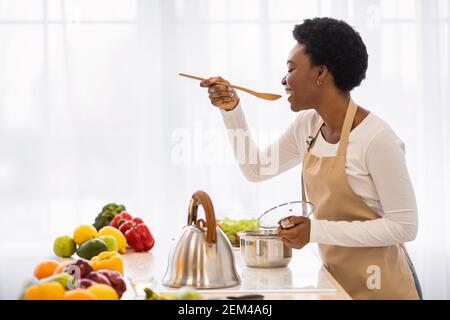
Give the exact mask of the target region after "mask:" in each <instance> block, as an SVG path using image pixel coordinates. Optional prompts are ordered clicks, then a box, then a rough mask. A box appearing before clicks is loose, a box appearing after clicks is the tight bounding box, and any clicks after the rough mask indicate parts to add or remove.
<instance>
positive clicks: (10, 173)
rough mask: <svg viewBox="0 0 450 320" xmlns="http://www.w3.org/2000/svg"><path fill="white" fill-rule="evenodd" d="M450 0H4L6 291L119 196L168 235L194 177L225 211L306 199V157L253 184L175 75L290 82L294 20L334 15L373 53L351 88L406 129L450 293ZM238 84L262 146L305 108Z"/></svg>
mask: <svg viewBox="0 0 450 320" xmlns="http://www.w3.org/2000/svg"><path fill="white" fill-rule="evenodd" d="M449 2H450V1H449V0H426V1H425V0H358V1H356V0H353V1H352V0H315V1H311V0H246V1H240V0H222V1H213V0H210V1H208V0H0V203H1V209H2V214H1V217H2V220H3V223H2V236H1V239H0V249H1V250H0V252H2V255H1V258H0V259H1V264H0V271H1V273H0V298H14V297H15V296H14V295H15V292H14V290H12V289H11V288H16V287H17V282H18V281H20V280H21V279H19V276H17V274H19V275H21V274H23V273H25V272H28V273H29V272H30V270H31V267H30V266H29V265H27V263H28V262H29V260H30V261H31V258H29V257H30V256H32V254H33V252H38V251H37V250H38V249H39V248H42V247H44V248H45V247H48V251H49V254H50V253H51V243H52V240H53V238H54V237H56V236H58V235H61V234H71V233H72V231H73V229H74V228H75V226H76V225H78V224H81V223H92V222H93V219H94V217H95V215H96V214H97V213H98V212H99V211H100V210H101V207H102V206H103V205H104V204H106V203H109V202H119V203H123V204H125V205H126V206H127V208H128V209H129V211H130V212H131V213H132V214H135V215H137V216H141V217H142V218H144V220H146V221H147V223H148V225H149V226H150V228H151V230H152V232H153V233H154V234H155V236H156V241H157V243H158V242H159V243H163V242H164V241H167V240H170V239H171V238H173V237H174V236H175V235H176V234H177V232H178V231H179V229H180V228H181V227H182V226H183V225H184V223H185V221H186V213H187V205H188V202H189V199H190V196H191V195H192V193H193V192H194V191H196V190H198V189H202V190H205V191H206V192H208V193H209V194H210V196H211V198H212V200H213V203H214V206H215V209H216V213H217V215H218V216H219V217H223V216H229V217H238V218H239V217H256V216H258V215H259V214H260V213H262V212H263V211H264V210H265V209H267V208H270V207H272V206H273V205H275V204H278V203H281V202H283V201H290V200H297V199H298V198H299V197H300V194H299V192H300V179H299V178H300V168H295V169H293V170H291V171H289V172H287V173H285V174H284V175H282V176H279V177H277V178H274V179H272V180H269V181H267V182H264V183H261V184H252V183H250V182H247V181H246V180H245V179H244V177H243V176H242V175H241V173H240V171H239V169H238V166H237V165H236V164H235V163H234V160H233V158H232V152H231V148H230V147H229V145H228V142H227V140H226V136H225V132H224V126H223V124H222V119H221V116H220V114H219V112H218V111H217V110H216V109H215V108H214V107H212V106H211V105H210V104H209V100H208V98H207V93H206V91H205V90H204V89H202V88H200V87H199V84H198V82H197V81H193V80H189V79H184V78H180V77H179V76H177V74H178V73H179V72H184V73H191V74H194V75H200V76H213V75H221V76H222V77H224V78H226V79H229V80H231V81H233V82H234V83H236V84H242V85H244V86H245V85H247V86H249V87H251V88H255V89H256V90H260V91H266V92H275V93H276V92H281V93H282V92H283V88H282V86H281V85H280V81H281V78H282V77H283V75H284V74H285V72H286V58H287V55H288V52H289V50H290V48H291V47H292V46H293V45H294V44H295V41H294V39H293V38H292V34H291V31H292V29H293V26H294V25H295V24H297V23H300V22H301V21H302V20H303V19H305V18H310V17H316V16H331V17H334V18H341V19H344V20H346V21H347V22H349V23H350V24H351V25H353V26H354V27H355V28H356V29H357V30H358V31H359V32H360V33H361V36H362V37H363V39H364V41H365V43H366V45H367V48H368V51H369V56H370V57H369V69H368V73H367V79H366V80H365V81H364V82H363V84H362V86H361V87H360V88H358V89H356V90H355V91H354V93H353V94H354V98H355V100H356V101H357V102H358V103H359V104H361V105H362V106H364V107H365V108H367V109H369V110H371V111H372V112H374V113H376V114H378V115H380V116H382V117H383V118H384V119H385V120H387V121H388V122H389V123H390V124H391V125H392V127H393V128H394V130H395V131H396V132H397V134H398V135H399V136H400V137H401V138H402V139H403V140H404V141H405V143H406V152H407V160H408V165H409V170H410V174H411V176H412V179H413V182H414V186H415V190H416V196H417V200H418V204H419V215H420V221H419V235H418V237H417V239H416V240H415V241H414V242H413V243H410V244H408V247H409V249H410V252H411V255H412V257H413V260H414V262H415V264H416V268H417V271H418V274H419V278H420V280H421V282H422V286H423V290H424V295H425V298H428V299H450V239H449V236H448V234H450V218H449V215H448V212H449V210H450V200H449V197H448V195H449V194H450V192H449V191H450V187H449V181H450V179H449V177H450V170H449V165H448V163H449V161H450V153H449V146H450V143H449V142H450V128H449V125H448V124H449V123H450V113H449V111H448V106H449V102H450V101H449V92H450V79H449V74H450V66H449V61H450V53H449V38H450V35H449V15H450V5H449ZM240 96H241V100H242V104H243V108H244V110H245V113H246V116H247V120H248V122H249V124H250V126H251V127H252V130H253V134H254V135H255V138H256V140H257V141H258V142H259V143H260V145H261V146H263V145H264V144H267V143H269V142H270V141H271V140H273V139H275V138H276V136H277V135H278V134H280V133H281V132H282V131H283V130H284V128H285V127H287V126H288V124H289V123H290V122H291V121H292V120H293V118H294V117H295V114H293V113H292V112H290V110H289V106H288V104H287V102H286V101H285V99H281V100H279V101H275V102H267V101H258V100H257V99H255V98H254V97H252V96H248V95H246V94H243V93H242V94H240ZM180 150H181V151H180ZM446 195H447V196H446ZM33 261H35V260H33ZM14 263H15V265H14ZM11 270H15V272H16V276H15V277H11V274H10V272H11ZM21 272H22V273H21Z"/></svg>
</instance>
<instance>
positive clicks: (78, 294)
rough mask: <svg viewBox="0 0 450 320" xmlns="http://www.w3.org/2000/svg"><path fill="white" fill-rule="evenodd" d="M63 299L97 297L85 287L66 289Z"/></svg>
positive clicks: (92, 298) (90, 298) (93, 298)
mask: <svg viewBox="0 0 450 320" xmlns="http://www.w3.org/2000/svg"><path fill="white" fill-rule="evenodd" d="M64 300H97V297H96V296H95V295H94V294H93V293H92V292H89V291H88V290H86V289H74V290H70V291H66V293H65V294H64Z"/></svg>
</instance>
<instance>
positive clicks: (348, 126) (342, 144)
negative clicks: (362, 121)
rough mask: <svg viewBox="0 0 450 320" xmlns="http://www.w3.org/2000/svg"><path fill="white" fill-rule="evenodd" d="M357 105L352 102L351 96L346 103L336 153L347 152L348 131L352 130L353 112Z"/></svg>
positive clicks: (343, 153)
mask: <svg viewBox="0 0 450 320" xmlns="http://www.w3.org/2000/svg"><path fill="white" fill-rule="evenodd" d="M357 109H358V106H357V105H356V104H355V102H353V100H352V98H350V102H349V104H348V108H347V113H346V114H345V120H344V125H343V126H342V130H341V137H340V139H339V148H338V152H337V155H338V156H345V154H346V152H347V145H348V137H349V136H350V131H351V130H352V125H353V121H354V120H355V114H356V110H357Z"/></svg>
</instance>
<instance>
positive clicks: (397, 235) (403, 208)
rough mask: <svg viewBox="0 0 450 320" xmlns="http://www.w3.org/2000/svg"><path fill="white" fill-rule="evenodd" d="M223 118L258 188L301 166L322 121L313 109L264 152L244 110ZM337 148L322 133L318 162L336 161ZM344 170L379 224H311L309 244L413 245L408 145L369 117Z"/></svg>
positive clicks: (353, 137)
mask: <svg viewBox="0 0 450 320" xmlns="http://www.w3.org/2000/svg"><path fill="white" fill-rule="evenodd" d="M221 113H222V116H223V120H224V123H225V126H226V128H227V129H228V133H229V136H230V141H231V144H232V147H233V150H234V154H235V156H236V158H237V159H238V162H239V166H240V169H241V171H242V172H243V174H244V176H245V177H246V178H247V179H248V180H250V181H254V182H259V181H263V180H266V179H269V178H271V177H274V176H276V175H279V174H281V173H283V172H285V171H287V170H289V169H291V168H293V167H295V166H298V165H299V164H301V163H302V161H303V155H304V150H305V147H306V140H307V137H308V136H310V135H311V134H312V133H313V132H312V131H313V130H314V129H315V128H314V126H315V125H316V124H317V123H318V122H317V117H320V116H319V114H318V113H317V112H316V111H315V110H313V109H312V110H306V111H302V112H300V113H299V115H298V116H297V118H296V119H295V120H294V121H293V123H292V124H291V125H290V126H289V127H288V128H287V130H286V131H285V132H284V133H283V134H282V135H281V136H280V138H279V139H278V140H277V141H275V142H274V143H273V144H272V145H269V146H268V147H267V148H266V149H265V150H259V149H258V147H257V146H256V145H255V143H254V141H253V139H252V138H251V135H250V132H249V129H248V126H247V122H246V120H245V116H244V113H243V111H242V108H241V106H240V105H238V106H237V107H236V108H235V109H233V110H231V111H225V110H221ZM240 135H241V137H243V138H244V139H245V144H244V145H242V143H237V139H236V136H238V137H239V136H240ZM242 146H244V147H242ZM338 146H339V143H337V144H330V143H328V142H327V141H326V140H325V139H324V138H323V136H322V134H320V133H319V135H318V137H317V140H316V142H315V144H314V146H313V148H312V149H311V152H312V153H313V154H314V155H315V156H318V157H326V156H335V155H336V154H337V149H338ZM277 148H278V159H277V160H278V167H277V168H276V169H275V170H267V166H268V162H264V161H262V160H261V159H267V156H266V157H265V158H264V156H265V155H272V156H273V153H274V150H277ZM270 150H272V151H271V152H272V154H271V153H270ZM243 154H244V156H245V157H243ZM252 155H253V156H252ZM254 155H257V156H256V157H255V156H254ZM243 159H245V161H243ZM251 159H253V160H254V161H250V160H251ZM271 165H272V166H273V163H272V164H271ZM345 167H346V173H347V179H348V182H349V184H350V187H351V188H352V190H353V192H355V194H356V195H358V196H359V197H360V198H361V200H363V201H364V202H365V203H366V204H367V205H368V206H369V207H370V208H372V209H373V210H374V211H375V212H376V213H377V214H378V215H379V218H378V219H375V220H369V221H352V222H348V221H328V220H317V219H311V232H310V241H311V242H315V243H320V244H330V245H340V246H347V247H379V246H388V245H393V244H398V243H403V242H408V241H412V240H414V239H415V237H416V234H417V224H418V219H417V205H416V200H415V195H414V190H413V187H412V183H411V180H410V177H409V173H408V169H407V166H406V161H405V149H404V143H403V142H402V141H401V140H400V139H399V138H398V137H397V136H396V134H395V133H394V131H393V130H392V129H391V128H390V126H389V125H388V124H387V123H386V122H385V121H383V120H382V119H381V118H379V117H378V116H376V115H375V114H373V113H370V114H369V115H368V116H367V117H366V118H365V119H364V120H363V121H362V122H361V123H360V124H359V125H358V126H357V127H355V128H354V129H353V130H352V131H351V132H350V136H349V142H348V147H347V157H346V166H345ZM299 188H300V186H299Z"/></svg>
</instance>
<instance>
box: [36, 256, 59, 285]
mask: <svg viewBox="0 0 450 320" xmlns="http://www.w3.org/2000/svg"><path fill="white" fill-rule="evenodd" d="M58 266H59V262H58V261H56V260H45V261H42V262H41V263H39V264H38V265H37V266H36V267H35V268H34V276H35V277H36V278H37V279H39V280H41V279H44V278H47V277H50V276H51V275H53V272H55V269H56V268H58Z"/></svg>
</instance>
